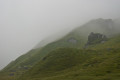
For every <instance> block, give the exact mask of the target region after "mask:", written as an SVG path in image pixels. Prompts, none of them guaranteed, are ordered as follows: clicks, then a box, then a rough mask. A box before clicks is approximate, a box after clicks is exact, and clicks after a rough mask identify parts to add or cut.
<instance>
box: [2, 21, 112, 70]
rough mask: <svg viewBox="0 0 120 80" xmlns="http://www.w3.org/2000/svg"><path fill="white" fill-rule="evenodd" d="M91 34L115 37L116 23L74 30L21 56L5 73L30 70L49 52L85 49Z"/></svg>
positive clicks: (92, 24)
mask: <svg viewBox="0 0 120 80" xmlns="http://www.w3.org/2000/svg"><path fill="white" fill-rule="evenodd" d="M111 31H112V32H111ZM91 32H99V33H102V34H105V35H107V36H113V34H114V22H113V21H112V20H111V19H96V20H91V21H90V22H88V23H86V24H85V25H83V26H81V27H78V28H76V29H74V30H73V31H71V32H70V33H69V34H67V35H66V36H64V37H63V38H61V39H59V40H57V41H54V42H51V43H49V44H47V45H46V46H43V47H42V48H41V47H40V48H37V49H34V50H32V51H30V52H28V53H26V54H25V55H22V56H20V57H19V58H18V59H16V60H15V61H13V62H12V63H11V64H9V65H8V66H6V67H5V69H3V71H4V70H6V71H10V70H19V67H24V66H27V67H28V68H30V67H31V66H33V65H35V64H36V63H38V62H39V61H40V60H42V59H43V58H44V57H45V56H46V55H48V54H49V52H51V51H53V50H55V49H58V48H66V47H67V48H83V46H84V45H85V43H86V42H87V36H88V34H89V33H91Z"/></svg>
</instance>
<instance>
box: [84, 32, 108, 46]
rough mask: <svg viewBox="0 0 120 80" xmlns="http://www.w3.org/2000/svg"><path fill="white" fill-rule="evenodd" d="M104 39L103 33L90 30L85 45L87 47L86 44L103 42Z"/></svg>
mask: <svg viewBox="0 0 120 80" xmlns="http://www.w3.org/2000/svg"><path fill="white" fill-rule="evenodd" d="M105 41H107V37H106V36H105V35H103V34H100V33H93V32H91V33H90V35H89V36H88V41H87V44H86V45H85V47H88V45H93V44H98V43H104V42H105Z"/></svg>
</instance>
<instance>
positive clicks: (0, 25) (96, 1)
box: [0, 0, 120, 68]
mask: <svg viewBox="0 0 120 80" xmlns="http://www.w3.org/2000/svg"><path fill="white" fill-rule="evenodd" d="M118 17H120V0H0V68H3V67H4V66H5V65H7V64H8V63H9V62H10V61H12V60H14V59H16V58H17V57H18V56H20V55H21V54H23V53H25V52H27V51H28V50H30V49H31V48H33V47H34V46H35V45H36V44H37V43H39V42H40V41H41V40H42V39H44V38H45V37H47V36H49V35H52V34H55V33H57V32H60V31H62V30H64V29H68V30H70V29H71V28H73V27H76V26H80V25H81V24H83V23H85V22H87V21H88V20H90V19H95V18H118Z"/></svg>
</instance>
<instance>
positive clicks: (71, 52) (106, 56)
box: [19, 36, 120, 80]
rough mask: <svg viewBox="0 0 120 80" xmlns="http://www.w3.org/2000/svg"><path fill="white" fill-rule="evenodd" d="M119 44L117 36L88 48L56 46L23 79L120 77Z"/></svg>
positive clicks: (115, 79) (99, 79)
mask: <svg viewBox="0 0 120 80" xmlns="http://www.w3.org/2000/svg"><path fill="white" fill-rule="evenodd" d="M119 46H120V36H117V37H114V38H111V39H110V40H109V41H107V42H105V43H102V44H96V45H92V46H89V48H87V49H76V48H60V49H56V50H54V51H52V52H50V53H49V55H47V56H46V57H45V58H44V59H43V60H42V61H40V62H39V63H37V64H36V65H35V66H34V67H33V68H31V69H30V70H29V71H27V72H26V73H25V74H24V75H23V76H21V77H20V79H19V80H77V79H78V80H119V79H120V47H119Z"/></svg>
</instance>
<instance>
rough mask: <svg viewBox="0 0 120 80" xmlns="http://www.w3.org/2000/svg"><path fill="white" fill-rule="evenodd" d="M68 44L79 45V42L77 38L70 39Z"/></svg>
mask: <svg viewBox="0 0 120 80" xmlns="http://www.w3.org/2000/svg"><path fill="white" fill-rule="evenodd" d="M68 42H69V43H73V44H75V43H77V40H76V39H75V38H70V39H68Z"/></svg>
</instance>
